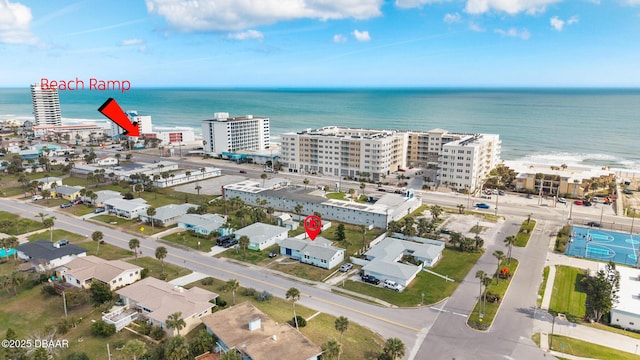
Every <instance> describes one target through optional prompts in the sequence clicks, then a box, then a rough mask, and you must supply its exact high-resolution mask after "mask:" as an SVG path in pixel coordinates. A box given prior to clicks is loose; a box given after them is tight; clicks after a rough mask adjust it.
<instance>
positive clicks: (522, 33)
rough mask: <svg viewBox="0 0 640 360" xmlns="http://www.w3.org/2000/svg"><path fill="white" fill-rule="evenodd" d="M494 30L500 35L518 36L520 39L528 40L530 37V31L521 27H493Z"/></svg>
mask: <svg viewBox="0 0 640 360" xmlns="http://www.w3.org/2000/svg"><path fill="white" fill-rule="evenodd" d="M494 32H495V33H497V34H500V35H502V36H507V37H513V38H519V39H522V40H528V39H529V38H530V37H531V33H530V32H529V30H527V29H522V30H518V29H516V28H509V29H507V30H502V29H495V30H494Z"/></svg>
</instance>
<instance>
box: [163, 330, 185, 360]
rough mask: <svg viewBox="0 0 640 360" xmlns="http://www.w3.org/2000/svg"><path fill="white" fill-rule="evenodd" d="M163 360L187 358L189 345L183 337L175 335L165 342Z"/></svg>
mask: <svg viewBox="0 0 640 360" xmlns="http://www.w3.org/2000/svg"><path fill="white" fill-rule="evenodd" d="M164 355H165V358H166V359H168V360H182V359H186V358H187V357H188V356H189V345H188V344H187V341H186V340H185V338H184V337H182V336H180V335H177V336H172V337H170V338H169V340H167V343H166V344H165V351H164Z"/></svg>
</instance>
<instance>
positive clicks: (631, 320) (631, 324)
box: [600, 264, 640, 331]
mask: <svg viewBox="0 0 640 360" xmlns="http://www.w3.org/2000/svg"><path fill="white" fill-rule="evenodd" d="M600 265H601V267H602V266H603V265H605V264H600ZM616 270H617V271H618V272H619V273H620V291H619V292H618V302H617V303H615V304H614V305H613V307H612V308H611V325H618V326H620V327H622V328H623V329H630V330H635V331H640V295H639V294H640V270H638V269H632V268H628V267H625V266H616Z"/></svg>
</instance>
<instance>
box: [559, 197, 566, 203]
mask: <svg viewBox="0 0 640 360" xmlns="http://www.w3.org/2000/svg"><path fill="white" fill-rule="evenodd" d="M557 201H558V202H559V203H560V204H566V203H567V199H565V198H561V197H559V198H558V200H557Z"/></svg>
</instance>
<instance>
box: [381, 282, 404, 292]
mask: <svg viewBox="0 0 640 360" xmlns="http://www.w3.org/2000/svg"><path fill="white" fill-rule="evenodd" d="M382 287H384V288H385V289H391V290H394V291H397V292H400V291H402V290H403V289H404V287H403V286H402V285H400V284H398V283H397V282H395V281H393V280H385V281H384V283H383V284H382Z"/></svg>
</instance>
